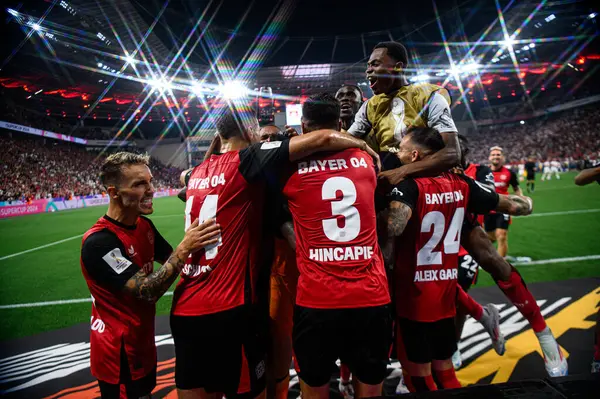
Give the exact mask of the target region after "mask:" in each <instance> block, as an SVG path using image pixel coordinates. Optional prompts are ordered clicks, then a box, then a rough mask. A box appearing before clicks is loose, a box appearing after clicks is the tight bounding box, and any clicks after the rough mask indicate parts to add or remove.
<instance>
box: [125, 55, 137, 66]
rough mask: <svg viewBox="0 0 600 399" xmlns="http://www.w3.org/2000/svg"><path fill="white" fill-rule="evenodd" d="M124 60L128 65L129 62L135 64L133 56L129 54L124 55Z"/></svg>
mask: <svg viewBox="0 0 600 399" xmlns="http://www.w3.org/2000/svg"><path fill="white" fill-rule="evenodd" d="M125 62H126V63H127V65H129V64H135V63H136V62H137V61H136V60H135V58H133V57H132V56H130V55H129V54H126V55H125Z"/></svg>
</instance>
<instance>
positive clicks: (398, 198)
mask: <svg viewBox="0 0 600 399" xmlns="http://www.w3.org/2000/svg"><path fill="white" fill-rule="evenodd" d="M387 196H388V198H389V201H390V204H389V206H388V213H387V229H386V239H385V241H384V243H383V244H382V248H381V251H382V253H383V258H384V261H385V264H386V267H387V268H388V269H390V268H392V267H393V265H394V259H395V241H396V237H399V236H400V235H402V233H403V232H404V229H405V228H406V225H407V224H408V221H409V220H410V218H411V217H412V212H413V209H414V207H415V206H416V205H417V199H418V198H419V188H418V187H417V183H415V181H414V180H412V179H408V180H404V181H402V182H401V183H400V184H398V186H396V187H394V188H393V189H392V190H391V191H390V192H389V193H388V195H387Z"/></svg>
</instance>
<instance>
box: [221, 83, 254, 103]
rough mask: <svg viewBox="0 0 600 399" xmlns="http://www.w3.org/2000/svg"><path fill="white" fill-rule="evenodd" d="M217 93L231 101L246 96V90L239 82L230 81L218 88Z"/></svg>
mask: <svg viewBox="0 0 600 399" xmlns="http://www.w3.org/2000/svg"><path fill="white" fill-rule="evenodd" d="M219 92H220V93H221V96H222V97H223V98H227V99H230V100H232V99H236V98H242V97H245V96H246V95H247V94H248V88H247V87H246V86H245V85H244V84H243V83H242V82H240V81H239V80H232V81H229V82H225V83H224V84H222V85H221V86H219Z"/></svg>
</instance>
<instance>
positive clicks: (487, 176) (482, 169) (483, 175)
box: [475, 165, 496, 191]
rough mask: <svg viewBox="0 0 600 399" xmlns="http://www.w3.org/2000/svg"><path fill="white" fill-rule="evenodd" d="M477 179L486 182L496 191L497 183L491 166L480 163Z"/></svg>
mask: <svg viewBox="0 0 600 399" xmlns="http://www.w3.org/2000/svg"><path fill="white" fill-rule="evenodd" d="M475 180H477V181H478V182H479V183H482V184H485V185H486V186H487V187H489V188H491V189H493V190H494V191H496V184H495V182H494V174H493V173H492V170H491V169H490V167H489V166H485V165H479V167H478V168H477V172H476V173H475Z"/></svg>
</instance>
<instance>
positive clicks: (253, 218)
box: [172, 141, 289, 316]
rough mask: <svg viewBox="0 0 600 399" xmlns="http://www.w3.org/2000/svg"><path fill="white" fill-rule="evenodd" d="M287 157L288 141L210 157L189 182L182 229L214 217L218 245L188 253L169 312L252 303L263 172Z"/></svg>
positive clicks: (208, 310) (195, 311)
mask: <svg viewBox="0 0 600 399" xmlns="http://www.w3.org/2000/svg"><path fill="white" fill-rule="evenodd" d="M288 160H289V142H288V141H284V142H272V143H262V144H255V145H252V146H250V147H248V148H246V149H244V150H241V151H231V152H227V153H225V154H222V155H212V156H211V157H210V158H209V159H208V160H206V161H204V162H203V163H202V164H200V165H198V166H197V167H196V168H194V170H193V171H192V173H191V176H190V178H189V181H188V183H187V201H186V207H185V209H186V211H185V217H186V228H187V226H189V225H190V224H191V223H192V222H193V221H194V220H196V219H198V218H199V219H200V223H202V222H204V221H205V220H206V219H210V218H216V220H217V223H219V224H220V225H221V237H220V240H219V242H218V243H217V244H215V245H212V246H210V247H207V248H205V249H202V250H200V251H198V252H196V253H195V254H192V255H191V256H190V257H189V258H188V259H187V261H186V265H185V266H184V268H183V270H182V272H181V279H180V280H179V283H178V284H177V288H176V289H175V295H174V298H173V308H172V314H174V315H177V316H200V315H206V314H210V313H215V312H221V311H225V310H228V309H232V308H234V307H237V306H241V305H244V304H248V303H254V302H255V300H256V297H255V286H256V281H257V277H258V264H259V259H258V255H259V254H258V252H259V250H260V243H261V238H262V204H263V201H264V193H265V185H264V184H263V183H262V181H263V180H264V179H262V178H263V177H264V171H265V170H266V169H268V168H270V167H271V166H277V165H278V164H282V163H284V162H288Z"/></svg>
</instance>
